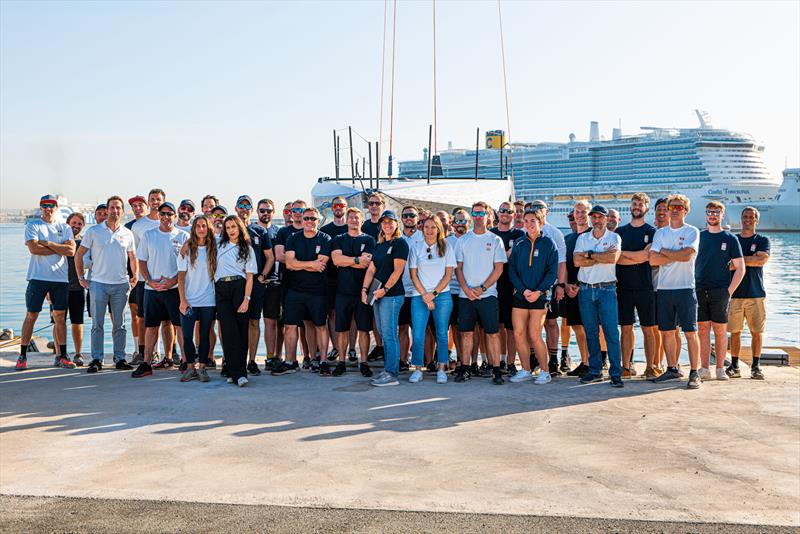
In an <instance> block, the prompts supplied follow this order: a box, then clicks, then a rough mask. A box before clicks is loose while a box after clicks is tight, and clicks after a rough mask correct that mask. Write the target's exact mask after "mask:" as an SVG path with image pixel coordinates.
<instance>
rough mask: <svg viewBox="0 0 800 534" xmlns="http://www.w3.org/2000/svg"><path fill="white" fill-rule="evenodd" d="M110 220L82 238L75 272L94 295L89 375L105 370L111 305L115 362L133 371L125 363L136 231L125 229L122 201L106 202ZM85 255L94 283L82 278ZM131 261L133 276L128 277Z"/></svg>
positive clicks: (133, 284) (117, 198) (119, 199)
mask: <svg viewBox="0 0 800 534" xmlns="http://www.w3.org/2000/svg"><path fill="white" fill-rule="evenodd" d="M106 206H107V211H108V218H107V219H106V221H105V222H104V223H102V224H96V225H94V226H92V227H91V228H89V229H88V230H87V231H86V233H85V234H84V236H83V240H82V241H81V246H80V247H79V248H78V253H77V254H75V270H76V272H77V273H78V281H79V282H80V284H81V287H83V288H84V289H89V290H90V292H91V294H92V300H91V307H92V361H91V363H89V367H88V368H87V369H86V372H87V373H96V372H98V371H101V370H102V369H103V346H104V344H105V339H104V338H105V332H104V328H103V322H104V321H105V310H106V308H107V307H108V306H109V304H110V306H111V324H112V327H113V329H112V332H113V334H112V335H113V339H114V363H115V366H116V368H117V369H122V370H130V369H133V367H132V366H131V365H129V364H128V363H127V361H125V341H126V339H127V331H126V329H125V303H126V302H127V300H128V292H129V291H130V290H131V288H133V287H135V286H136V282H137V274H138V265H137V262H136V255H135V248H134V244H133V243H134V237H133V232H131V231H130V230H128V229H127V228H125V227H124V226H122V223H121V221H120V219H121V218H122V213H123V211H124V209H125V204H124V202H123V201H122V198H120V197H118V196H112V197H111V198H109V199H108V201H107V202H106ZM86 254H91V257H92V280H91V282H89V281H88V280H86V278H84V277H83V263H84V262H83V260H84V256H85V255H86ZM128 260H130V265H131V271H132V272H131V276H130V277H129V276H128Z"/></svg>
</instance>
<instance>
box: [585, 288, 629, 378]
mask: <svg viewBox="0 0 800 534" xmlns="http://www.w3.org/2000/svg"><path fill="white" fill-rule="evenodd" d="M578 302H579V303H580V306H581V320H582V321H583V329H584V331H585V332H586V344H587V345H588V346H589V372H590V373H592V374H593V375H600V374H602V373H603V361H602V357H601V355H600V325H602V327H603V335H605V337H606V347H607V348H608V366H609V368H608V376H610V377H612V378H613V377H617V378H620V377H622V361H621V359H620V348H619V319H618V309H617V288H616V287H615V286H609V287H587V286H585V285H583V284H581V289H580V291H579V292H578Z"/></svg>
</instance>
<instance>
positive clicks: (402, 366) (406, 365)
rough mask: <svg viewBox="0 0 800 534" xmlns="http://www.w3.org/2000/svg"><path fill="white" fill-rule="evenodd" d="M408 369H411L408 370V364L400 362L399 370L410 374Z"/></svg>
mask: <svg viewBox="0 0 800 534" xmlns="http://www.w3.org/2000/svg"><path fill="white" fill-rule="evenodd" d="M408 369H409V368H408V362H400V366H399V367H398V370H399V371H400V372H401V373H406V372H408Z"/></svg>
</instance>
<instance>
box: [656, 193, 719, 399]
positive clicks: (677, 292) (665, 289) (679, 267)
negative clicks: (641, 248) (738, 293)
mask: <svg viewBox="0 0 800 534" xmlns="http://www.w3.org/2000/svg"><path fill="white" fill-rule="evenodd" d="M667 208H668V210H669V225H668V226H665V227H664V228H660V229H658V230H657V231H656V235H655V236H654V237H653V246H652V247H650V265H652V266H654V267H659V272H658V283H657V286H656V290H657V291H658V298H657V299H656V320H657V321H658V329H659V331H660V332H661V334H662V336H661V337H662V340H663V343H664V349H665V351H666V353H667V370H666V371H665V372H664V373H663V374H661V375H660V376H658V377H654V378H650V379H648V380H650V381H652V382H666V381H667V380H676V379H679V378H681V377H682V376H683V374H682V373H681V371H680V367H679V364H678V356H679V355H680V344H679V343H678V341H677V340H676V338H675V328H676V327H677V326H678V325H680V327H681V330H683V335H684V336H685V337H686V346H687V348H688V351H689V363H690V365H691V372H690V373H689V383H688V384H687V388H688V389H697V388H699V387H700V375H699V374H698V369H699V365H700V358H699V356H700V341H699V339H698V337H697V297H696V295H695V273H694V271H695V266H694V265H695V264H694V259H695V256H696V255H697V250H698V248H699V246H700V231H699V230H698V229H697V228H695V227H694V226H692V225H690V224H686V222H685V219H686V216H687V215H688V214H689V209H690V203H689V199H688V198H687V197H686V196H685V195H671V196H670V197H669V199H668V200H667ZM723 358H724V356H723Z"/></svg>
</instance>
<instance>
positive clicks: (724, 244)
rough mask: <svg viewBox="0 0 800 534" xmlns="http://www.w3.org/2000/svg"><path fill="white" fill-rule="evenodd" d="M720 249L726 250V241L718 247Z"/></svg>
mask: <svg viewBox="0 0 800 534" xmlns="http://www.w3.org/2000/svg"><path fill="white" fill-rule="evenodd" d="M720 250H728V244H727V243H723V244H722V247H720Z"/></svg>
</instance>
